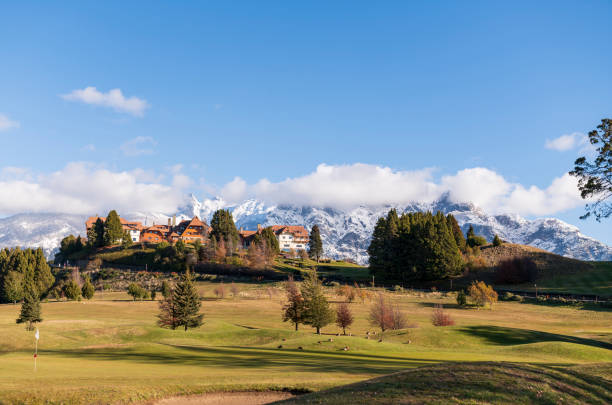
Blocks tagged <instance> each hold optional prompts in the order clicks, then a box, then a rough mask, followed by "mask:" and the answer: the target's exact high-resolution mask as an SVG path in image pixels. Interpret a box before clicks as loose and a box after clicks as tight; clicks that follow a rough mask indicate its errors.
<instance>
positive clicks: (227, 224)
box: [210, 210, 240, 247]
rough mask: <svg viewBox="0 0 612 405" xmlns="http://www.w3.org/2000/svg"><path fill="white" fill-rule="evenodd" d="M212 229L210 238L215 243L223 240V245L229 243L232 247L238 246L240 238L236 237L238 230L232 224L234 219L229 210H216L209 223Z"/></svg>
mask: <svg viewBox="0 0 612 405" xmlns="http://www.w3.org/2000/svg"><path fill="white" fill-rule="evenodd" d="M210 226H211V228H212V230H211V232H210V236H211V237H214V238H215V240H216V241H217V243H220V242H221V240H224V241H225V243H226V244H227V243H229V242H231V244H232V247H236V246H238V242H239V240H240V237H239V236H238V229H236V224H234V218H233V217H232V213H231V212H229V210H217V211H215V213H214V214H213V217H212V220H211V221H210Z"/></svg>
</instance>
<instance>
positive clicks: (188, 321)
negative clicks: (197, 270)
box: [173, 270, 204, 331]
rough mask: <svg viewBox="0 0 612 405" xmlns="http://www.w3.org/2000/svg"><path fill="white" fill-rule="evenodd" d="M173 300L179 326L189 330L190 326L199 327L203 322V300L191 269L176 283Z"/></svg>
mask: <svg viewBox="0 0 612 405" xmlns="http://www.w3.org/2000/svg"><path fill="white" fill-rule="evenodd" d="M173 302H174V305H175V310H176V314H177V319H178V325H177V326H183V327H184V328H185V331H187V329H188V328H197V327H199V326H201V325H202V324H203V318H204V315H203V314H200V308H201V307H202V302H200V296H199V295H198V290H197V289H196V287H195V285H194V284H193V281H192V279H191V274H190V273H189V270H186V271H185V274H184V275H183V276H182V278H181V280H180V281H179V282H178V283H177V284H176V288H175V289H174V294H173Z"/></svg>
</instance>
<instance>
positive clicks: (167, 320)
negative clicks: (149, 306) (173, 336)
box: [157, 295, 179, 329]
mask: <svg viewBox="0 0 612 405" xmlns="http://www.w3.org/2000/svg"><path fill="white" fill-rule="evenodd" d="M157 318H158V320H157V324H158V325H159V326H161V327H162V328H169V329H176V328H178V327H179V318H178V311H177V308H176V304H175V302H174V297H173V296H172V295H168V296H167V297H164V299H163V300H161V301H160V302H159V314H157Z"/></svg>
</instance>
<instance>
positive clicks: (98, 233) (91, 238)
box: [87, 218, 104, 248]
mask: <svg viewBox="0 0 612 405" xmlns="http://www.w3.org/2000/svg"><path fill="white" fill-rule="evenodd" d="M87 245H89V247H90V248H99V247H102V246H104V221H102V219H100V218H98V219H96V222H94V224H93V226H92V227H91V228H89V230H88V231H87Z"/></svg>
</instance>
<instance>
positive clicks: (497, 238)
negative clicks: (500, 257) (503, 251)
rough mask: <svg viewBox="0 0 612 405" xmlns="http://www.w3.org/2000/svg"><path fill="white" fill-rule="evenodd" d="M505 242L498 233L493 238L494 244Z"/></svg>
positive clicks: (499, 244)
mask: <svg viewBox="0 0 612 405" xmlns="http://www.w3.org/2000/svg"><path fill="white" fill-rule="evenodd" d="M503 243H504V242H503V241H502V240H501V238H500V237H499V236H497V235H495V237H494V238H493V246H496V247H497V246H501V245H502V244H503Z"/></svg>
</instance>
